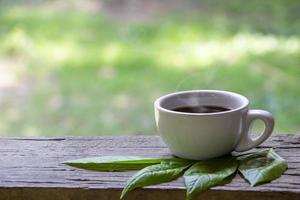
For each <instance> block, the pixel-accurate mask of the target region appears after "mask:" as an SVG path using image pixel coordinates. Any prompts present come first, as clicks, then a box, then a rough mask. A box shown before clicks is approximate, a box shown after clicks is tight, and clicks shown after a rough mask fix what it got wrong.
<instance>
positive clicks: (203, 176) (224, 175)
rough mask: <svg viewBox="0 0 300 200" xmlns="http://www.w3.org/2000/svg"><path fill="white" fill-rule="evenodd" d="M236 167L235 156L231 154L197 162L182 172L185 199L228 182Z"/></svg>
mask: <svg viewBox="0 0 300 200" xmlns="http://www.w3.org/2000/svg"><path fill="white" fill-rule="evenodd" d="M237 167H238V163H237V160H236V158H234V157H231V156H228V157H222V158H216V159H212V160H207V161H199V162H197V163H196V164H194V165H193V166H192V167H190V168H189V169H188V170H187V171H186V172H185V173H184V182H185V186H186V190H187V193H186V196H187V199H188V200H190V199H192V198H193V197H195V196H196V195H197V194H199V193H201V192H204V191H206V190H208V189H209V188H211V187H213V186H217V185H223V184H226V183H228V182H230V181H231V180H232V178H233V177H234V174H235V172H236V170H237Z"/></svg>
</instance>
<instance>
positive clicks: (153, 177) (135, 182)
mask: <svg viewBox="0 0 300 200" xmlns="http://www.w3.org/2000/svg"><path fill="white" fill-rule="evenodd" d="M193 163H194V161H189V160H177V161H174V160H163V161H162V162H161V163H160V164H157V165H152V166H149V167H146V168H144V169H142V170H141V171H139V172H137V173H136V174H135V175H133V177H131V179H129V181H128V182H127V184H126V186H125V187H124V189H123V191H122V194H121V198H123V197H124V196H125V195H126V194H127V193H128V192H130V191H131V190H133V189H135V188H138V187H144V186H149V185H156V184H159V183H164V182H169V181H172V180H175V179H177V178H178V177H180V176H181V175H182V174H183V172H184V170H186V169H187V168H188V167H189V166H191V165H192V164H193Z"/></svg>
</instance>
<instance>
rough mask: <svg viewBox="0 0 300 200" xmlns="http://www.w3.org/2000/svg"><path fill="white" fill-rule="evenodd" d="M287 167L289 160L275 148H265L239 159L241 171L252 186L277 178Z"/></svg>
mask: <svg viewBox="0 0 300 200" xmlns="http://www.w3.org/2000/svg"><path fill="white" fill-rule="evenodd" d="M287 167H288V164H287V161H286V160H284V159H283V158H281V157H280V156H279V155H278V154H276V153H275V151H274V150H273V149H267V150H263V151H261V152H258V153H256V154H250V155H246V156H244V157H241V158H240V159H239V172H240V173H241V174H242V176H243V178H244V179H246V180H247V181H249V182H250V184H251V186H256V185H258V184H262V183H266V182H270V181H273V180H275V179H277V178H278V177H280V175H281V174H282V173H283V172H285V170H286V169H287Z"/></svg>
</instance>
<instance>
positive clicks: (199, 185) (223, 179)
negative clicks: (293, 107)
mask: <svg viewBox="0 0 300 200" xmlns="http://www.w3.org/2000/svg"><path fill="white" fill-rule="evenodd" d="M65 164H67V165H70V166H73V167H78V168H82V169H88V170H91V169H92V170H97V171H124V170H134V169H141V170H140V171H138V172H137V173H136V174H135V175H133V176H132V177H131V178H130V179H129V180H128V182H127V184H126V186H125V187H124V189H123V191H122V194H121V197H120V198H123V197H124V196H125V195H126V194H127V193H128V192H130V191H132V190H134V189H135V188H140V187H144V186H150V185H156V184H160V183H164V182H169V181H172V180H175V179H177V178H178V177H180V176H181V175H183V177H184V181H185V186H186V191H187V192H186V198H187V200H191V199H193V198H194V197H196V196H197V195H198V194H199V193H202V192H205V191H206V190H208V189H210V188H212V187H214V186H218V185H225V184H227V183H230V182H231V180H232V179H233V178H234V176H235V174H236V172H237V171H239V172H240V173H241V174H242V175H243V177H244V179H246V180H247V181H249V182H250V184H251V186H256V185H258V184H263V183H266V182H270V181H273V180H275V179H277V178H279V177H280V176H281V175H282V174H283V173H284V172H285V170H286V169H287V161H285V160H284V159H283V158H281V157H280V156H279V155H278V154H276V153H275V152H274V150H273V149H266V150H263V151H259V152H253V153H249V154H246V155H242V156H237V157H234V156H224V157H220V158H215V159H211V160H206V161H194V160H185V159H179V158H154V159H153V158H143V157H137V156H104V157H95V158H86V159H79V160H72V161H67V162H65ZM143 167H145V168H143ZM142 168H143V169H142Z"/></svg>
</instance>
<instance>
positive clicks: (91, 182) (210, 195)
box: [0, 135, 300, 200]
mask: <svg viewBox="0 0 300 200" xmlns="http://www.w3.org/2000/svg"><path fill="white" fill-rule="evenodd" d="M266 147H273V148H275V149H276V152H277V153H278V154H280V155H281V156H282V157H283V158H285V159H286V160H287V161H288V163H289V169H288V170H287V171H286V173H285V174H284V175H283V176H282V177H281V178H279V179H277V180H275V181H273V182H272V183H269V184H265V185H262V186H258V187H250V186H249V185H248V184H246V183H245V182H244V180H242V179H241V178H240V177H239V176H238V175H237V177H236V178H235V179H234V180H233V182H232V183H230V184H228V185H226V186H220V187H215V188H213V189H211V190H210V191H208V192H205V193H203V194H200V195H199V197H198V198H197V199H206V200H210V199H224V200H227V199H228V200H231V199H243V200H247V199H256V200H259V199H272V200H274V199H291V200H293V199H295V200H296V199H297V200H299V199H300V137H299V136H287V135H280V136H273V137H272V138H270V139H269V140H268V141H267V142H265V143H264V144H263V145H261V146H260V148H266ZM103 155H139V156H149V157H150V156H151V157H153V156H155V157H161V156H166V157H168V156H170V154H169V151H168V149H167V148H166V146H165V145H164V144H163V142H162V141H161V139H160V138H159V137H157V136H131V137H130V136H121V137H62V138H0V200H4V199H5V200H6V199H11V200H12V199H22V200H23V199H30V200H50V199H53V200H67V199H68V200H69V199H70V200H71V199H72V200H73V199H74V200H79V199H80V200H81V199H88V200H89V199H91V200H95V199H101V200H105V199H119V195H120V192H121V190H122V188H123V186H124V185H125V183H126V181H127V180H128V178H129V177H130V176H131V175H132V174H133V173H135V172H133V171H129V172H95V171H86V170H80V169H76V168H72V167H69V166H66V165H64V164H62V162H63V161H66V160H70V159H77V158H84V157H92V156H103ZM184 196H185V190H184V184H183V180H182V179H178V180H176V181H173V182H170V183H166V184H161V185H157V186H151V187H146V188H144V189H138V190H136V191H134V192H132V193H131V194H129V195H128V196H127V197H126V198H125V199H143V200H148V199H164V200H167V199H172V200H173V199H174V200H177V199H178V200H179V199H184Z"/></svg>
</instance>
